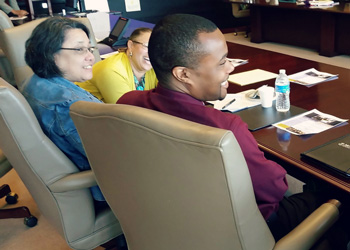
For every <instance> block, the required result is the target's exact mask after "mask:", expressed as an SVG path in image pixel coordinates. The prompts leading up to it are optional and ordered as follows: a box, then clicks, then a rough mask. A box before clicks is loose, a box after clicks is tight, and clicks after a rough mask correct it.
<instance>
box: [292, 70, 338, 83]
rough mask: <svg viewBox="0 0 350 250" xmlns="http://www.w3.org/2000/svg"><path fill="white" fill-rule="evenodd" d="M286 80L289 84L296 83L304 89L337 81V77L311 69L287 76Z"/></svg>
mask: <svg viewBox="0 0 350 250" xmlns="http://www.w3.org/2000/svg"><path fill="white" fill-rule="evenodd" d="M288 78H289V81H291V82H294V83H298V84H301V85H304V86H306V87H311V86H314V85H315V84H318V83H321V82H327V81H331V80H335V79H338V75H334V74H330V73H326V72H321V71H318V70H316V69H314V68H311V69H307V70H304V71H301V72H298V73H295V74H292V75H289V76H288Z"/></svg>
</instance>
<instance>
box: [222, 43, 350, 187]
mask: <svg viewBox="0 0 350 250" xmlns="http://www.w3.org/2000/svg"><path fill="white" fill-rule="evenodd" d="M228 49H229V54H228V57H229V58H240V59H248V60H249V63H248V64H245V65H241V66H239V67H237V68H235V70H234V72H233V73H239V72H243V71H247V70H252V69H263V70H266V71H270V72H274V73H278V71H279V69H282V68H283V69H286V71H287V74H293V73H297V72H300V71H303V70H306V69H309V68H315V69H317V70H319V71H323V72H328V73H331V74H339V79H337V80H334V81H329V82H324V83H321V84H318V85H315V86H313V87H310V88H307V87H305V86H302V85H298V84H295V83H291V93H290V100H291V105H294V106H297V107H300V108H304V109H306V110H311V109H314V108H315V109H318V110H319V111H321V112H324V113H327V114H331V115H334V116H337V117H339V118H343V119H350V69H345V68H340V67H336V66H332V65H327V64H323V63H318V62H314V61H309V60H305V59H300V58H297V57H293V56H288V55H284V54H280V53H275V52H271V51H266V50H261V49H257V48H252V47H247V46H243V45H238V44H233V43H228ZM264 84H268V85H270V86H274V79H273V80H267V81H264V82H259V83H255V84H251V85H247V86H244V87H242V86H239V85H236V84H230V86H229V88H228V92H230V93H236V92H240V91H243V90H247V89H253V88H258V87H260V86H261V85H264ZM349 133H350V125H349V124H346V125H343V126H340V127H336V128H332V129H329V130H327V131H324V132H322V133H319V134H315V135H312V136H303V137H302V136H296V135H291V136H290V140H289V142H288V141H287V142H283V141H279V137H278V133H277V129H276V128H275V127H273V126H269V127H266V128H263V129H260V130H257V131H254V132H252V134H253V136H254V137H255V139H256V140H257V142H258V145H259V147H260V149H261V150H263V151H264V152H265V156H266V157H267V158H269V159H272V160H274V161H276V162H278V163H279V164H281V165H282V166H283V167H284V168H286V169H287V171H288V172H289V173H290V174H291V175H294V176H296V177H297V178H299V179H301V180H303V178H309V177H310V176H311V177H312V178H313V177H317V178H319V179H321V180H323V181H326V182H327V183H329V184H331V185H333V186H335V187H337V188H339V189H341V190H343V191H345V192H347V193H350V179H346V178H343V177H341V176H339V175H336V174H334V173H332V172H330V171H327V170H326V169H324V168H322V167H320V166H317V165H315V164H309V163H306V162H304V161H302V160H301V159H300V153H301V152H304V151H306V150H308V149H311V148H313V147H316V146H318V145H321V144H323V143H326V142H328V141H330V140H332V139H335V138H337V137H340V136H342V135H345V134H349ZM349 166H350V162H349Z"/></svg>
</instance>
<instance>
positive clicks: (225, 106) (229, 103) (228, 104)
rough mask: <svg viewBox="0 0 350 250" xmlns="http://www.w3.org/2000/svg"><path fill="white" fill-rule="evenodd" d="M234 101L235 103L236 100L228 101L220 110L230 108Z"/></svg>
mask: <svg viewBox="0 0 350 250" xmlns="http://www.w3.org/2000/svg"><path fill="white" fill-rule="evenodd" d="M234 101H236V99H232V100H231V101H229V102H228V103H227V104H225V105H224V106H223V107H222V108H221V109H225V108H227V107H228V106H230V105H231V104H232V103H234Z"/></svg>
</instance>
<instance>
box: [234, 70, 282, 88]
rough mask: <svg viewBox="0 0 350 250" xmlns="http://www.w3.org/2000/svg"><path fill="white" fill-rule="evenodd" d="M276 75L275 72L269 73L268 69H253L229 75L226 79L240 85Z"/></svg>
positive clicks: (264, 79)
mask: <svg viewBox="0 0 350 250" xmlns="http://www.w3.org/2000/svg"><path fill="white" fill-rule="evenodd" d="M277 76H278V75H277V74H275V73H271V72H269V71H265V70H262V69H254V70H249V71H245V72H242V73H237V74H233V75H230V76H229V78H228V81H229V82H232V83H235V84H238V85H241V86H245V85H249V84H252V83H256V82H262V81H266V80H269V79H273V78H276V77H277Z"/></svg>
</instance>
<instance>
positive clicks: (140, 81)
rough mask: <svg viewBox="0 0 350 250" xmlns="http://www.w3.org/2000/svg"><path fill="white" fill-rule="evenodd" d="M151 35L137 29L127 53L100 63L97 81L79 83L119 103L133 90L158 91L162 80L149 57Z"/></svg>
mask: <svg viewBox="0 0 350 250" xmlns="http://www.w3.org/2000/svg"><path fill="white" fill-rule="evenodd" d="M151 33H152V30H151V29H149V28H138V29H136V30H134V31H133V33H132V34H131V35H130V38H129V41H128V43H127V49H126V50H125V51H124V52H120V53H118V54H115V55H113V56H110V57H108V58H106V59H105V60H102V61H100V62H98V63H96V64H95V65H94V66H93V67H92V72H93V78H92V79H90V80H88V81H86V82H82V83H78V82H77V83H76V84H77V85H78V86H80V87H81V88H83V89H85V90H87V91H89V92H90V93H91V94H93V95H94V96H96V97H97V98H99V99H100V100H102V101H104V102H106V103H116V102H117V100H118V99H119V98H120V97H121V96H122V95H123V94H125V93H126V92H129V91H131V90H149V89H153V88H155V87H156V86H157V82H158V80H157V78H156V75H155V73H154V70H153V68H152V65H151V62H150V60H149V56H148V41H149V38H150V36H151Z"/></svg>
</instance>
